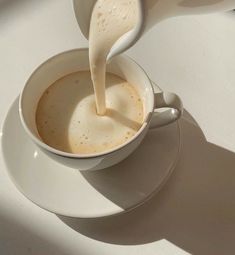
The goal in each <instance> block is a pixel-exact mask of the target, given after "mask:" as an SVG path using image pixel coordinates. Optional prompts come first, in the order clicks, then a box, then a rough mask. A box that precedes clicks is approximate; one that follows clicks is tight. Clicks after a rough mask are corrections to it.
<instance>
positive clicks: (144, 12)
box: [73, 0, 235, 59]
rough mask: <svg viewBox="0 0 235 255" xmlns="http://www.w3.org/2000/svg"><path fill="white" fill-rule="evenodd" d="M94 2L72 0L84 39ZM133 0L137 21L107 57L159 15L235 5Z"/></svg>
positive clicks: (223, 0) (212, 0) (232, 0)
mask: <svg viewBox="0 0 235 255" xmlns="http://www.w3.org/2000/svg"><path fill="white" fill-rule="evenodd" d="M117 1H118V0H117ZM95 2H96V0H73V3H74V11H75V15H76V18H77V21H78V24H79V26H80V29H81V31H82V33H83V35H84V36H85V37H86V38H87V39H88V36H89V25H90V18H91V13H92V9H93V6H94V4H95ZM137 2H138V5H139V8H138V10H139V17H140V18H139V22H138V24H136V26H135V28H134V29H132V30H131V31H129V32H127V33H126V34H124V35H123V36H122V37H121V38H120V39H119V40H118V41H117V42H116V43H115V44H114V46H113V47H112V49H111V51H110V53H109V55H108V59H110V58H111V57H113V56H115V55H117V54H119V53H121V52H123V51H125V50H127V49H128V48H130V47H131V46H132V45H133V44H134V43H135V42H136V41H137V40H138V39H139V38H140V37H141V36H142V35H143V34H144V33H145V32H146V31H148V30H149V29H150V28H151V27H152V26H154V25H155V24H157V23H158V22H160V21H161V20H163V19H167V18H170V17H174V16H180V15H187V14H201V13H209V12H219V11H228V10H231V9H234V8H235V0H137Z"/></svg>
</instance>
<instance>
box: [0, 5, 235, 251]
mask: <svg viewBox="0 0 235 255" xmlns="http://www.w3.org/2000/svg"><path fill="white" fill-rule="evenodd" d="M84 46H87V41H86V40H85V39H84V38H83V36H82V35H81V33H80V30H79V28H78V25H77V23H76V20H75V17H74V14H73V9H72V4H71V1H70V0H61V1H58V0H57V1H56V0H54V1H53V0H48V1H46V0H42V1H36V0H31V1H29V0H15V1H14V0H0V88H1V94H0V99H1V100H0V102H1V107H0V124H1V126H2V124H3V122H4V119H5V116H6V114H7V111H8V109H9V107H10V105H11V104H12V102H13V101H14V100H15V98H16V97H17V95H18V94H19V93H20V91H21V89H22V88H23V85H24V83H25V81H26V79H27V78H28V77H29V75H30V74H31V72H32V71H33V70H34V68H36V67H37V66H38V65H39V64H40V63H41V62H43V61H44V60H46V59H47V58H48V57H50V56H52V55H54V54H56V53H59V52H61V51H64V50H68V49H71V48H77V47H84ZM128 54H129V55H131V56H132V57H133V58H134V59H136V60H137V61H138V62H139V63H140V64H141V65H142V66H143V67H144V68H145V70H146V71H147V72H148V74H149V76H150V77H151V79H153V80H154V81H155V82H157V84H158V85H159V86H161V87H162V89H164V90H169V91H174V92H176V93H178V94H179V95H180V96H181V98H182V100H183V102H184V106H185V109H186V111H187V112H188V113H189V114H188V113H187V112H185V115H184V117H183V119H182V120H181V121H180V125H181V128H182V152H181V156H180V159H179V162H178V164H177V166H176V168H175V171H174V173H173V175H172V176H171V178H170V180H169V181H168V183H167V184H166V185H165V187H164V188H163V189H162V190H161V192H160V193H159V194H157V195H156V196H155V197H154V198H152V199H151V200H150V201H148V202H147V203H146V204H145V205H143V206H141V207H140V208H138V209H136V210H134V211H133V212H131V213H128V214H124V215H120V216H117V217H111V218H108V219H107V218H106V219H105V218H104V219H94V220H82V219H68V218H63V217H62V218H58V217H57V216H56V215H54V214H52V213H49V212H47V211H44V210H43V209H40V208H39V207H37V206H36V205H34V204H33V203H32V202H30V201H28V200H27V199H26V198H25V197H24V196H23V195H22V194H21V193H20V192H19V191H18V190H17V189H16V187H15V186H14V184H13V183H12V182H11V181H10V179H9V177H8V174H7V170H6V168H5V165H4V162H3V158H2V153H1V155H0V254H4V255H8V254H9V255H15V254H17V255H21V254H22V255H23V254H24V255H25V254H34V255H42V254H43V255H53V254H56V255H62V254H63V255H64V254H66V255H67V254H69V255H70V254H71V255H73V254H74V255H75V254H146V255H153V254H164V255H165V254H187V252H189V253H192V254H234V253H235V242H234V238H235V202H234V201H235V199H234V198H235V153H234V152H235V132H234V130H235V113H234V102H235V13H234V14H233V13H227V14H212V15H205V16H193V17H192V16H191V17H180V18H179V17H178V18H174V19H170V20H167V21H164V22H162V23H161V24H159V25H158V26H156V27H155V28H154V29H153V30H151V31H150V32H149V33H148V34H146V35H145V36H144V38H142V39H141V40H140V41H139V42H138V43H137V44H136V45H135V46H134V47H133V48H132V49H131V50H130V51H129V52H128ZM190 115H191V116H193V117H194V119H195V121H194V120H193V119H192V117H191V116H190ZM196 123H197V124H196ZM199 126H200V128H201V129H202V130H200V128H199ZM203 133H204V135H205V137H204V136H203ZM184 251H185V252H184ZM186 251H187V252H186Z"/></svg>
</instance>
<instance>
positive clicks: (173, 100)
mask: <svg viewBox="0 0 235 255" xmlns="http://www.w3.org/2000/svg"><path fill="white" fill-rule="evenodd" d="M154 104H155V107H154V108H155V110H154V113H153V116H152V119H151V123H150V128H151V129H152V128H158V127H162V126H165V125H168V124H170V123H172V122H174V121H176V120H178V119H179V118H180V117H181V115H182V113H183V103H182V101H181V99H180V97H179V96H178V95H176V94H174V93H171V92H155V93H154ZM165 107H167V108H170V109H167V110H163V111H161V112H157V109H160V108H165Z"/></svg>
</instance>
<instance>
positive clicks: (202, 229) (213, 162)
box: [57, 111, 235, 255]
mask: <svg viewBox="0 0 235 255" xmlns="http://www.w3.org/2000/svg"><path fill="white" fill-rule="evenodd" d="M180 127H181V136H182V149H181V155H180V159H179V161H178V163H177V165H176V167H175V169H174V172H173V174H172V175H171V177H170V179H169V180H168V182H167V183H166V184H165V186H164V187H163V188H162V189H161V190H160V191H159V192H158V193H157V194H156V195H155V196H153V197H152V198H151V199H150V200H148V201H147V202H146V203H145V204H143V205H141V206H139V207H138V208H136V209H134V210H132V211H130V212H127V213H123V214H119V215H116V216H110V217H103V218H93V219H80V218H70V217H65V216H59V215H57V216H58V217H59V218H60V219H61V220H62V221H63V222H64V223H65V224H67V225H68V226H70V227H71V228H73V229H74V230H76V231H77V232H79V233H81V234H83V235H85V236H87V237H90V238H93V239H96V240H99V241H102V242H106V243H112V244H120V245H137V244H146V243H150V242H154V241H158V240H161V239H167V240H168V241H170V242H172V243H174V244H175V245H177V246H179V247H181V248H182V249H184V250H186V251H188V252H190V253H193V254H214V255H216V254H234V252H235V242H234V236H235V153H232V152H230V151H228V150H226V149H224V148H221V147H219V146H216V145H214V144H212V143H209V142H207V141H206V138H205V136H204V135H203V133H202V130H201V129H200V127H199V126H198V124H197V123H196V121H195V120H194V119H193V118H192V116H190V114H189V113H187V112H186V111H185V113H184V115H183V117H182V119H181V120H180ZM148 166H151V161H147V164H146V167H148ZM84 199H85V198H84Z"/></svg>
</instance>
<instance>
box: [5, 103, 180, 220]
mask: <svg viewBox="0 0 235 255" xmlns="http://www.w3.org/2000/svg"><path fill="white" fill-rule="evenodd" d="M18 103H19V98H17V99H16V100H15V101H14V103H13V104H12V106H11V108H10V110H9V112H8V114H7V117H6V119H5V123H4V126H3V130H2V134H3V135H2V151H3V156H4V159H5V163H6V166H7V171H8V173H9V175H10V177H11V179H12V181H13V182H14V183H15V185H16V187H17V188H18V189H19V191H20V192H22V193H23V195H25V196H26V197H27V198H28V199H30V200H31V201H32V202H34V203H35V204H37V205H38V206H40V207H41V208H44V209H46V210H48V211H50V212H53V213H56V214H60V215H64V216H71V217H79V218H97V217H104V216H110V215H114V214H118V213H122V212H126V211H128V210H131V209H133V208H135V207H137V206H138V205H140V204H142V203H143V202H145V201H146V200H147V199H149V198H150V197H151V196H152V195H153V194H155V193H156V192H157V191H158V190H159V189H160V187H162V185H163V184H164V183H165V182H166V180H167V178H168V177H169V176H170V174H171V172H172V170H173V169H174V165H175V163H176V162H177V159H178V156H179V151H180V129H179V125H178V122H175V123H173V124H171V125H168V126H165V127H162V128H158V129H153V130H150V131H149V132H148V134H147V136H146V138H145V139H144V141H143V143H142V144H141V145H140V146H139V148H138V149H137V150H136V151H135V152H134V153H133V154H131V155H130V156H129V157H128V158H127V159H125V160H124V161H122V162H121V163H119V164H118V165H115V166H113V167H110V168H106V169H103V170H97V171H83V172H82V171H79V170H77V169H72V168H68V167H65V166H63V165H61V164H59V163H57V162H55V161H53V160H52V159H50V158H49V157H48V156H47V155H45V154H44V153H43V152H42V151H41V150H40V149H38V148H37V146H36V145H35V144H34V143H33V142H32V141H31V140H30V139H29V137H28V136H27V135H26V133H25V131H24V130H23V128H22V125H21V122H20V118H19V114H18Z"/></svg>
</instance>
